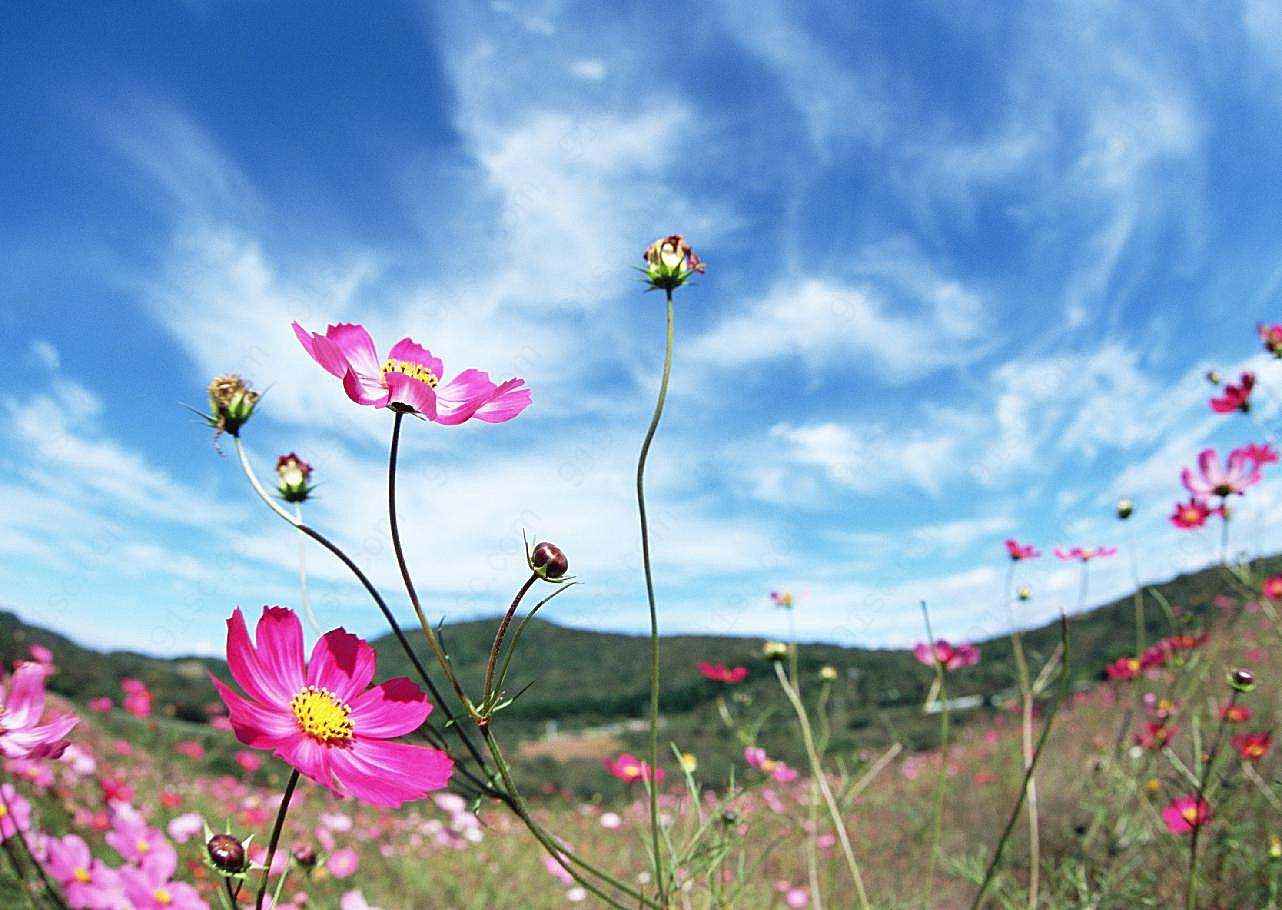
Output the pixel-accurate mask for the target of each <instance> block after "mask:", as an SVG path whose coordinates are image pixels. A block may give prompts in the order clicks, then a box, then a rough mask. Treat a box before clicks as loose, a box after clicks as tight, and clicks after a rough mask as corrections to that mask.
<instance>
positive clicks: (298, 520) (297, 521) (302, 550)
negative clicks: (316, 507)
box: [294, 502, 324, 635]
mask: <svg viewBox="0 0 1282 910" xmlns="http://www.w3.org/2000/svg"><path fill="white" fill-rule="evenodd" d="M302 523H303V504H302V503H301V502H296V503H294V527H298V526H299V525H301V524H302ZM298 593H299V597H300V598H301V600H302V603H303V614H304V615H305V616H306V617H307V621H308V622H309V623H310V624H311V627H312V631H313V632H315V633H316V634H317V635H323V634H324V630H323V629H322V628H321V626H320V623H319V622H317V621H316V614H315V613H313V612H312V599H311V597H310V596H308V593H307V539H306V538H305V536H304V535H303V534H299V535H298Z"/></svg>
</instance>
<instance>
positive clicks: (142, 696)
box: [120, 679, 151, 717]
mask: <svg viewBox="0 0 1282 910" xmlns="http://www.w3.org/2000/svg"><path fill="white" fill-rule="evenodd" d="M120 688H121V689H123V690H124V691H125V700H124V702H123V705H124V709H125V710H126V711H128V712H129V713H130V714H132V715H133V716H134V717H149V716H150V715H151V690H150V689H148V688H147V684H146V683H144V682H143V681H142V680H140V679H122V680H121V681H120Z"/></svg>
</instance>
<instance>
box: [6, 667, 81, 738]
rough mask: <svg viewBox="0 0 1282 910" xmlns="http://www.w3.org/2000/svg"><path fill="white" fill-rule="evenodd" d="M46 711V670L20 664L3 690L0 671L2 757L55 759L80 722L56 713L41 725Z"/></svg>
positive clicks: (72, 717)
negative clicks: (69, 734)
mask: <svg viewBox="0 0 1282 910" xmlns="http://www.w3.org/2000/svg"><path fill="white" fill-rule="evenodd" d="M44 710H45V668H44V667H43V666H41V665H40V664H38V663H30V662H28V661H21V662H19V664H18V665H17V666H16V667H15V668H14V670H13V673H12V674H11V675H10V676H9V680H8V685H7V687H6V685H5V681H4V679H3V671H0V755H3V756H4V757H5V758H49V757H52V758H57V757H58V756H59V755H61V754H62V750H63V749H65V748H66V747H67V743H66V741H65V740H64V739H63V737H64V736H66V735H67V733H68V732H70V730H71V728H72V727H74V726H75V725H76V724H77V723H79V722H80V718H78V717H76V715H74V714H56V715H53V716H51V717H50V718H49V722H48V723H47V724H42V723H40V717H41V715H42V714H44Z"/></svg>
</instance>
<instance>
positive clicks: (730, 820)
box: [721, 809, 739, 827]
mask: <svg viewBox="0 0 1282 910" xmlns="http://www.w3.org/2000/svg"><path fill="white" fill-rule="evenodd" d="M738 821H739V813H738V812H736V811H735V810H733V809H722V810H721V824H723V825H725V826H726V827H729V826H730V825H733V824H735V823H736V822H738Z"/></svg>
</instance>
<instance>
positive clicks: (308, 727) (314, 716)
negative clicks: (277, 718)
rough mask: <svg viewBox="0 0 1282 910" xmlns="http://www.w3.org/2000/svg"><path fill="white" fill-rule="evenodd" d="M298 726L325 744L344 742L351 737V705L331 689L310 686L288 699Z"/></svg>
mask: <svg viewBox="0 0 1282 910" xmlns="http://www.w3.org/2000/svg"><path fill="white" fill-rule="evenodd" d="M289 707H290V710H292V711H293V712H294V716H295V717H297V718H298V728H299V729H300V730H302V731H303V732H304V733H306V734H307V735H308V736H310V737H311V738H312V739H314V740H316V741H317V742H319V743H321V744H322V745H326V746H328V745H333V744H335V743H345V742H347V741H348V740H350V739H351V738H352V718H351V714H352V709H351V707H350V706H348V705H345V704H343V703H342V702H341V701H339V700H338V699H337V698H336V697H335V696H334V693H333V692H331V691H329V689H318V688H317V687H316V686H307V687H306V688H305V689H303V690H302V691H301V692H299V693H298V694H297V695H295V696H294V697H293V698H291V699H290V700H289Z"/></svg>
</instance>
